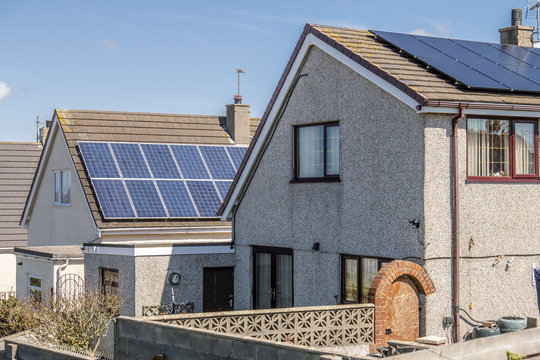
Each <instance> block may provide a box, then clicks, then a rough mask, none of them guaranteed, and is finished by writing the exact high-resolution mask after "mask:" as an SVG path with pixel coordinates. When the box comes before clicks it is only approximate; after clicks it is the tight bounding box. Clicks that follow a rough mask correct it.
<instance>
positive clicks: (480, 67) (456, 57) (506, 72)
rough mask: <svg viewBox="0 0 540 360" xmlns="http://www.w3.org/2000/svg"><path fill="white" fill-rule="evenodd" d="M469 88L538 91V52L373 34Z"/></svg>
mask: <svg viewBox="0 0 540 360" xmlns="http://www.w3.org/2000/svg"><path fill="white" fill-rule="evenodd" d="M372 33H374V34H375V35H377V36H378V37H380V38H381V39H383V40H385V41H386V42H388V43H390V44H391V45H393V46H395V47H396V48H398V49H400V50H402V51H405V52H406V53H408V54H409V55H411V56H413V57H414V58H416V59H417V60H419V61H420V62H423V63H424V64H426V65H429V66H430V67H432V68H434V69H435V70H437V71H439V72H440V73H442V74H444V75H446V76H447V77H449V78H450V79H452V80H455V81H458V82H460V83H462V84H464V85H465V86H467V87H469V88H475V89H488V90H499V91H522V92H540V49H536V48H523V47H519V46H508V45H499V44H490V43H484V42H476V41H466V40H454V39H443V38H435V37H429V36H420V35H408V34H398V33H391V32H386V31H372Z"/></svg>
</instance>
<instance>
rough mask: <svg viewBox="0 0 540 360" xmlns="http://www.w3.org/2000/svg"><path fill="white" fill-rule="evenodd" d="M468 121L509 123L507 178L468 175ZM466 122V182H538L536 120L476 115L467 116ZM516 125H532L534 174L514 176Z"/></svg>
mask: <svg viewBox="0 0 540 360" xmlns="http://www.w3.org/2000/svg"><path fill="white" fill-rule="evenodd" d="M469 119H494V120H506V121H509V122H510V129H509V137H510V139H509V140H510V141H509V148H508V153H509V155H508V156H509V163H510V175H509V176H471V175H469V150H468V146H469V139H468V138H469V131H468V129H469V124H468V122H469ZM466 120H467V122H466V125H465V129H466V134H467V137H466V146H467V150H466V152H465V154H466V159H467V161H466V171H467V178H466V181H467V182H470V183H473V182H540V180H539V171H538V119H532V118H519V117H502V116H485V115H478V116H476V115H475V116H468V117H467V119H466ZM516 123H529V124H533V125H534V155H535V156H534V161H535V164H534V166H535V173H534V174H530V175H529V174H518V175H516V174H515V166H516V164H515V155H516V154H515V124H516Z"/></svg>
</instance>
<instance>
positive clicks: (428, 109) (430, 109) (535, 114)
mask: <svg viewBox="0 0 540 360" xmlns="http://www.w3.org/2000/svg"><path fill="white" fill-rule="evenodd" d="M417 113H419V114H430V113H434V114H435V113H436V114H459V108H449V107H434V106H423V107H422V110H420V111H417ZM465 114H466V115H487V116H489V115H491V116H508V117H532V118H540V112H539V111H519V110H497V109H488V108H487V105H486V109H470V108H465Z"/></svg>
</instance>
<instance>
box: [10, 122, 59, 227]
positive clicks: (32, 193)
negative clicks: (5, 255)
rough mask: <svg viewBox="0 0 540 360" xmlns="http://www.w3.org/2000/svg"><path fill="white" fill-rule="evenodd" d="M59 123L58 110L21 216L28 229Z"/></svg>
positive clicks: (23, 224)
mask: <svg viewBox="0 0 540 360" xmlns="http://www.w3.org/2000/svg"><path fill="white" fill-rule="evenodd" d="M58 127H59V123H58V116H57V115H56V111H55V112H54V117H53V120H52V125H51V129H50V130H49V133H48V134H47V140H46V141H45V146H44V148H43V150H42V154H41V157H40V158H39V164H38V166H37V169H36V172H35V175H34V182H33V183H32V188H31V189H30V192H29V194H28V198H27V200H26V206H25V208H24V213H23V216H22V218H21V223H20V224H19V225H20V226H21V227H22V228H23V229H25V230H26V229H28V214H30V213H31V212H32V211H31V209H32V207H33V206H34V196H35V194H36V191H37V189H38V188H39V185H40V184H41V178H42V177H43V171H44V170H43V169H44V168H45V164H46V163H47V159H48V158H49V153H50V152H51V149H52V143H53V142H54V139H55V136H56V132H57V131H58Z"/></svg>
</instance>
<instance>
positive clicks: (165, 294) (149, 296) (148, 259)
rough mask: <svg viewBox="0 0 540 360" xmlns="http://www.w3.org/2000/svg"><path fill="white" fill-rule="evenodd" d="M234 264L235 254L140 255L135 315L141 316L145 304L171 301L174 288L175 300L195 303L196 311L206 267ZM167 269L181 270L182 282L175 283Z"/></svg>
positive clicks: (137, 270) (136, 282) (199, 302)
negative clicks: (170, 279)
mask: <svg viewBox="0 0 540 360" xmlns="http://www.w3.org/2000/svg"><path fill="white" fill-rule="evenodd" d="M230 266H234V254H210V255H173V256H170V257H169V256H141V257H137V258H136V260H135V273H136V280H135V291H136V296H135V316H141V315H142V307H143V306H147V305H160V304H168V303H170V302H171V289H173V290H174V298H175V302H177V303H179V302H193V303H195V308H194V311H195V312H201V311H202V302H203V269H204V268H205V267H230ZM168 270H178V271H179V272H180V275H181V280H180V284H178V285H175V286H172V285H170V284H169V281H168V279H167V275H168Z"/></svg>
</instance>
